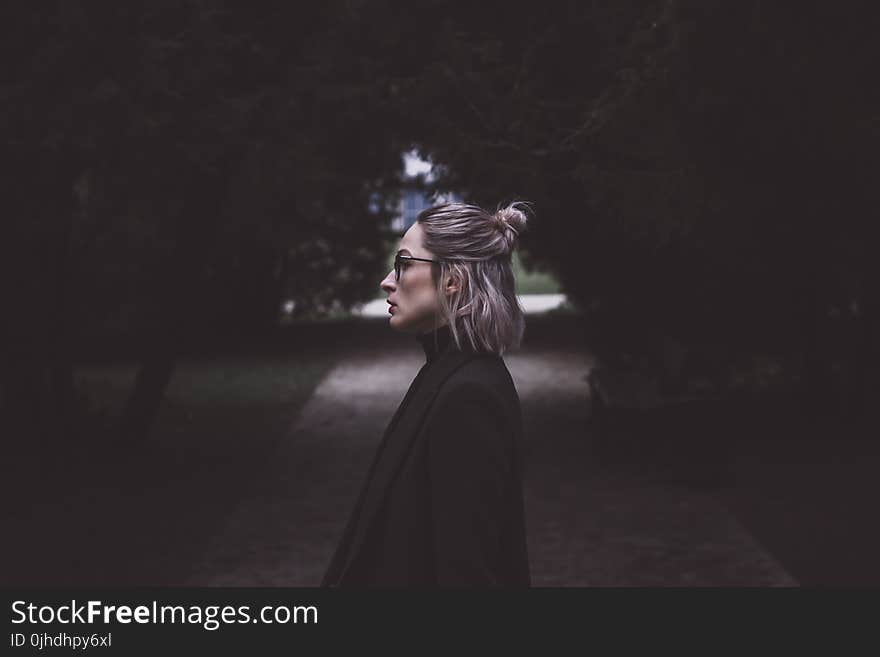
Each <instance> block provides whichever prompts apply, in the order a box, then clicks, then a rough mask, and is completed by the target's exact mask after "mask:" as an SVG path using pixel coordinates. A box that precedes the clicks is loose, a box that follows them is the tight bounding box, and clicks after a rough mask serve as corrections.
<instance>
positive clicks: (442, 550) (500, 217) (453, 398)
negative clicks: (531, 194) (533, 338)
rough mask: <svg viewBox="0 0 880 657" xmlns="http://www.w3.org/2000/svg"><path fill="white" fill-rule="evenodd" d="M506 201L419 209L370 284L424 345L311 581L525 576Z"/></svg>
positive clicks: (441, 582) (512, 580) (507, 581)
mask: <svg viewBox="0 0 880 657" xmlns="http://www.w3.org/2000/svg"><path fill="white" fill-rule="evenodd" d="M524 205H526V204H524V203H522V202H514V203H511V204H510V205H508V206H506V207H503V208H499V209H498V210H497V211H496V212H495V213H491V212H487V211H485V210H483V209H481V208H479V207H477V206H475V205H469V204H464V203H451V204H444V205H438V206H435V207H432V208H428V209H426V210H423V211H422V212H421V213H420V214H419V215H418V217H417V219H416V221H415V223H414V224H413V225H412V226H411V227H410V228H409V229H408V230H407V231H406V233H405V234H404V235H403V237H402V238H401V240H400V244H399V251H398V252H397V255H396V257H395V261H394V269H393V270H392V271H390V272H389V273H388V275H387V276H386V277H385V279H384V280H382V282H381V284H380V287H381V288H382V290H383V291H384V292H385V293H386V294H387V295H388V303H389V309H388V310H389V314H390V317H389V325H390V327H391V328H392V329H394V330H396V331H399V332H401V333H406V334H410V335H413V336H415V338H416V339H417V340H418V342H419V343H420V344H421V347H422V349H423V350H424V353H425V364H424V365H423V366H422V368H421V369H420V370H419V372H418V374H416V376H415V378H414V379H413V381H412V384H411V385H410V387H409V390H408V391H407V393H406V395H405V396H404V398H403V401H402V402H401V403H400V406H399V407H398V409H397V411H396V412H395V414H394V416H393V417H392V418H391V421H390V422H389V424H388V427H387V429H386V430H385V434H384V436H383V438H382V441H381V443H380V445H379V448H378V450H377V452H376V455H375V457H374V459H373V462H372V464H371V466H370V469H369V471H368V473H367V475H366V479H365V481H364V484H363V487H362V489H361V492H360V495H359V497H358V499H357V502H356V504H355V506H354V509H353V510H352V512H351V515H350V517H349V520H348V523H347V525H346V527H345V530H344V531H343V534H342V537H341V539H340V541H339V545H338V547H337V548H336V551H335V553H334V554H333V557H332V559H331V561H330V564H329V567H328V569H327V572H326V574H325V575H324V579H323V581H322V586H342V587H345V586H358V587H410V586H413V587H435V586H529V585H530V583H531V577H530V572H529V562H528V551H527V548H526V529H525V517H524V509H523V464H522V437H523V431H522V416H521V412H520V403H519V397H518V395H517V391H516V387H515V386H514V382H513V379H512V378H511V376H510V373H509V372H508V370H507V366H506V365H505V363H504V360H503V359H502V355H503V354H504V353H505V352H507V351H509V350H511V349H515V348H518V347H519V346H520V343H521V340H522V336H523V332H524V328H525V320H524V317H523V312H522V308H521V306H520V305H519V302H518V300H517V297H516V293H515V281H514V275H513V270H512V266H511V263H512V252H513V249H514V247H515V246H516V243H517V239H518V237H519V235H520V233H522V231H523V230H524V229H525V227H526V221H527V218H526V215H525V213H524V212H523V211H522V209H521V206H524Z"/></svg>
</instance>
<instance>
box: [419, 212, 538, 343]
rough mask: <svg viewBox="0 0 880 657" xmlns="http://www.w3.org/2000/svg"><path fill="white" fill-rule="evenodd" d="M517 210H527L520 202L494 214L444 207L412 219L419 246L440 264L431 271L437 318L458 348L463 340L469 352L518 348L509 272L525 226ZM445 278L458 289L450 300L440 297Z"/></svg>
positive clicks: (519, 328) (519, 330) (519, 315)
mask: <svg viewBox="0 0 880 657" xmlns="http://www.w3.org/2000/svg"><path fill="white" fill-rule="evenodd" d="M520 206H523V207H527V208H529V209H531V208H530V207H529V204H528V202H526V201H514V202H512V203H510V204H509V205H507V206H506V207H503V208H502V207H501V206H500V205H499V207H498V209H496V211H495V212H494V213H489V212H487V211H486V210H483V209H482V208H480V207H478V206H476V205H469V204H466V203H446V204H443V205H437V206H434V207H431V208H427V209H425V210H422V211H421V212H420V213H419V214H418V216H417V217H416V221H417V222H419V224H420V225H421V227H422V230H423V235H424V237H423V245H424V247H425V248H426V249H428V250H429V251H430V252H431V253H433V254H434V256H435V257H437V259H439V260H440V261H441V262H440V265H439V267H436V268H435V267H432V270H433V271H434V281H435V283H436V284H437V294H438V298H439V305H440V314H441V316H442V318H443V319H444V320H446V322H447V323H448V324H449V327H450V329H451V332H452V337H453V339H454V340H455V344H456V345H457V346H458V348H459V349H461V348H462V344H463V343H464V341H467V343H468V344H469V345H470V346H471V348H472V349H473V350H475V351H483V352H490V353H495V354H498V355H502V354H504V353H505V352H506V351H510V350H512V349H518V348H519V346H520V344H521V343H522V337H523V333H524V331H525V316H524V313H523V309H522V306H520V304H519V300H518V299H517V297H516V281H515V279H514V275H513V267H512V259H513V249H514V248H515V247H516V244H517V241H518V239H519V236H520V235H521V234H522V232H523V231H524V230H525V228H526V223H527V218H526V215H525V213H524V212H523V211H522V210H521V209H520ZM449 277H452V278H453V280H455V281H456V282H457V283H458V284H459V290H458V291H457V292H456V293H455V294H452V295H447V294H446V293H445V282H446V281H447V279H448V278H449Z"/></svg>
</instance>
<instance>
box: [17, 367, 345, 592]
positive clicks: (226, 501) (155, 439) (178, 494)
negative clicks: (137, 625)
mask: <svg viewBox="0 0 880 657" xmlns="http://www.w3.org/2000/svg"><path fill="white" fill-rule="evenodd" d="M338 358H339V356H338V354H335V353H334V352H333V351H331V350H313V351H310V352H303V353H281V354H250V355H236V356H230V355H224V356H213V357H202V358H189V359H183V360H181V361H180V362H179V363H178V364H177V367H176V368H175V370H174V373H173V376H172V380H171V381H170V383H169V385H168V387H167V389H166V391H165V395H164V398H163V400H162V405H161V407H160V410H159V412H158V415H157V417H156V421H155V424H154V426H153V429H152V431H151V433H150V435H149V438H148V440H147V442H146V443H145V444H144V445H140V446H134V449H126V450H123V451H122V452H115V453H112V454H110V453H108V452H107V450H105V449H102V448H104V447H106V446H107V442H106V441H107V440H109V439H111V437H112V436H113V435H114V434H113V433H112V428H113V427H114V426H115V421H116V420H117V419H118V418H119V416H120V414H121V413H122V410H123V408H124V405H125V402H126V399H127V396H128V394H129V392H130V391H131V388H132V385H133V383H134V379H135V374H136V366H135V364H134V363H132V362H120V363H116V364H110V365H83V366H80V367H78V368H77V371H76V379H77V382H78V387H79V389H80V393H81V394H82V395H85V396H87V397H84V398H87V399H88V400H89V405H90V408H91V412H90V413H89V414H88V415H87V417H89V418H90V421H91V427H86V428H85V430H84V431H83V432H82V435H81V437H80V439H79V440H78V441H76V443H75V444H71V445H69V446H68V447H66V448H65V449H64V450H63V452H64V453H63V454H61V450H60V449H55V450H54V453H53V454H51V455H50V454H47V455H46V456H47V457H49V456H52V457H53V459H52V460H50V459H48V458H46V459H40V460H39V461H38V462H36V463H33V464H31V463H23V464H22V467H21V468H19V471H18V472H17V473H16V479H17V480H18V479H20V480H21V481H20V482H19V483H18V484H15V485H14V486H13V488H15V489H20V490H28V491H29V492H28V503H27V504H26V505H23V506H22V505H20V504H18V503H16V504H14V505H13V506H12V507H11V509H10V512H9V513H7V516H8V517H7V523H6V525H7V528H8V529H9V530H10V536H11V537H12V538H11V539H10V540H9V541H7V545H6V549H7V550H8V551H9V554H10V555H11V557H10V558H9V559H8V560H7V561H6V569H5V572H3V573H2V579H4V581H8V582H10V583H13V584H19V585H25V586H32V585H54V586H62V585H91V586H100V585H138V584H140V585H180V584H181V582H183V581H184V579H185V577H186V576H187V574H188V573H189V572H190V569H191V567H192V565H193V564H194V563H196V562H197V561H198V560H199V559H200V558H201V555H202V554H203V551H204V549H205V547H206V545H208V543H209V541H210V540H211V539H212V537H213V536H215V535H216V534H217V533H218V531H220V529H221V528H222V526H223V522H224V521H225V518H226V517H227V516H228V513H229V509H230V508H232V507H233V506H234V505H235V504H236V503H237V500H238V499H240V497H241V495H242V491H243V490H244V489H247V488H248V487H249V486H251V485H253V482H255V481H256V480H257V479H258V478H259V473H260V472H261V471H262V469H263V467H264V466H265V465H266V463H268V462H269V460H270V459H271V458H272V454H273V453H274V450H275V448H276V446H277V444H278V442H279V441H281V440H284V439H285V438H287V437H288V436H289V432H290V430H291V428H292V426H293V424H294V422H295V420H296V418H297V416H298V414H299V411H300V409H301V408H302V406H303V404H304V403H305V402H306V401H307V400H308V399H309V397H310V396H311V394H312V392H313V390H314V388H315V386H316V385H317V384H318V383H319V382H320V380H321V379H322V378H323V376H324V374H325V373H326V372H327V371H328V370H329V369H330V368H331V367H332V366H333V365H334V363H335V362H336V360H337V359H338ZM35 482H36V483H35ZM6 483H7V484H9V483H11V482H6ZM59 536H63V537H64V540H63V541H62V542H59V541H58V537H59ZM169 546H171V547H172V549H171V550H169V549H168V547H169Z"/></svg>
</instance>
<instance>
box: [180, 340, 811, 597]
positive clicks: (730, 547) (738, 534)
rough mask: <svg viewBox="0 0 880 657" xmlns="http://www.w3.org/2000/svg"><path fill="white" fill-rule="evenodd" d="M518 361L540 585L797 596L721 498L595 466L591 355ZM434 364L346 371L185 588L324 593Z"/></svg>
mask: <svg viewBox="0 0 880 657" xmlns="http://www.w3.org/2000/svg"><path fill="white" fill-rule="evenodd" d="M505 361H506V362H507V366H508V368H509V369H510V372H511V374H512V376H513V378H514V380H515V382H516V385H517V389H518V391H519V394H520V399H521V401H522V406H523V415H524V422H525V430H526V468H527V470H526V514H527V515H526V520H527V524H528V532H529V537H528V539H529V550H530V559H531V565H532V578H533V584H534V585H536V586H614V585H626V586H629V585H644V586H704V585H710V586H711V585H719V586H732V585H735V586H787V585H796V584H797V583H796V581H795V580H794V579H793V578H792V577H791V576H790V575H789V574H788V573H786V572H785V570H784V569H783V568H782V567H781V566H780V564H779V563H778V562H777V561H776V560H774V559H773V557H772V556H771V555H769V554H768V553H767V552H766V551H765V550H764V549H762V547H761V546H760V545H759V544H757V542H756V541H755V540H754V539H753V538H752V537H751V536H750V535H749V534H748V532H746V530H745V529H744V528H743V527H742V526H741V525H740V524H739V523H738V522H737V521H736V520H735V519H734V518H733V517H732V516H731V515H730V514H729V513H728V512H727V511H726V510H725V509H724V508H722V507H721V506H720V505H719V503H717V502H716V501H714V500H713V499H712V497H710V496H709V495H706V494H703V493H701V492H699V491H695V490H692V489H688V488H684V487H679V486H674V485H671V484H662V483H658V482H656V481H652V480H651V479H649V478H647V477H644V476H637V475H635V474H632V473H626V472H624V471H612V470H608V469H602V468H599V467H596V466H594V465H592V464H593V463H594V459H593V458H592V457H591V451H590V444H589V441H588V440H587V438H586V436H587V433H588V432H587V431H586V428H585V425H586V420H587V405H586V404H585V403H584V402H585V399H586V395H587V387H586V384H585V382H584V380H583V376H584V374H585V373H586V372H587V371H588V369H589V366H590V360H589V356H588V355H586V354H584V353H581V352H579V351H576V350H568V349H566V348H550V347H548V346H543V347H540V348H538V349H531V350H529V349H528V348H527V349H524V350H523V351H521V352H518V353H515V354H511V355H509V356H506V357H505ZM423 362H424V354H423V353H422V352H421V349H420V348H419V346H418V345H417V344H416V343H415V342H410V341H407V340H405V339H403V340H401V343H400V345H399V346H394V347H391V348H382V349H381V350H374V351H370V352H368V353H357V352H355V353H353V354H352V355H351V356H350V357H349V358H347V359H346V360H345V361H344V362H343V363H342V364H340V365H338V366H337V367H336V368H334V369H333V370H332V371H331V372H330V373H329V374H328V375H327V377H326V378H325V379H324V380H323V381H322V382H321V384H320V385H319V386H318V388H317V389H316V390H315V393H314V395H313V396H312V398H311V399H310V400H309V402H308V403H307V404H306V405H305V407H304V408H303V411H302V413H301V414H300V416H299V417H298V418H297V420H296V421H295V423H294V425H293V427H292V428H291V431H290V435H289V438H288V439H287V440H286V441H283V442H282V443H281V447H280V448H279V450H278V452H277V454H276V457H275V458H274V459H273V460H272V462H271V463H270V464H269V465H268V466H267V468H266V470H265V472H264V473H263V475H262V477H260V478H259V481H258V483H257V484H256V485H255V486H254V487H253V488H252V489H251V490H249V491H246V492H245V493H244V497H243V498H242V500H241V502H240V503H239V504H238V506H237V507H236V508H235V509H234V510H233V511H232V512H231V514H230V515H229V517H228V520H227V522H226V525H225V528H224V530H223V531H222V532H221V533H220V534H219V535H218V536H216V538H215V539H214V541H213V542H212V543H211V545H210V547H209V548H208V550H207V551H206V553H205V554H204V557H203V558H202V560H201V562H200V564H199V565H198V567H197V568H196V569H195V571H194V572H193V573H192V575H191V576H190V578H189V580H188V581H187V582H186V583H187V584H189V585H197V586H261V585H262V586H315V585H317V584H318V583H319V582H320V579H321V576H322V575H323V572H324V569H325V568H326V566H327V563H328V561H329V559H330V555H331V554H332V552H333V549H334V548H335V546H336V543H337V541H338V540H339V536H340V534H341V532H342V527H343V524H344V522H345V521H346V519H347V517H348V514H349V512H350V510H351V508H352V505H353V504H354V499H355V497H356V495H357V493H358V490H359V488H360V485H361V482H362V479H363V477H364V476H365V473H366V469H367V467H368V464H369V461H370V459H371V458H372V455H373V452H374V450H375V448H376V445H377V443H378V441H379V439H380V437H381V435H382V432H383V430H384V428H385V425H386V423H387V421H388V419H389V418H390V416H391V414H392V413H393V411H394V409H395V408H396V406H397V404H398V403H399V402H400V399H401V398H402V397H403V394H404V393H405V392H406V389H407V387H408V386H409V383H410V381H411V380H412V378H413V377H414V376H415V373H416V372H417V371H418V369H419V367H420V366H421V365H422V363H423Z"/></svg>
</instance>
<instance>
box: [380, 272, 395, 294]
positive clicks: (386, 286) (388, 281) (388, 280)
mask: <svg viewBox="0 0 880 657" xmlns="http://www.w3.org/2000/svg"><path fill="white" fill-rule="evenodd" d="M379 287H380V288H382V290H383V291H385V292H386V293H387V294H391V293H392V292H393V291H394V290H395V288H396V287H397V281H396V280H395V276H394V270H393V269H392V270H391V271H389V272H388V274H386V276H385V278H384V279H382V282H381V283H379Z"/></svg>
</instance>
